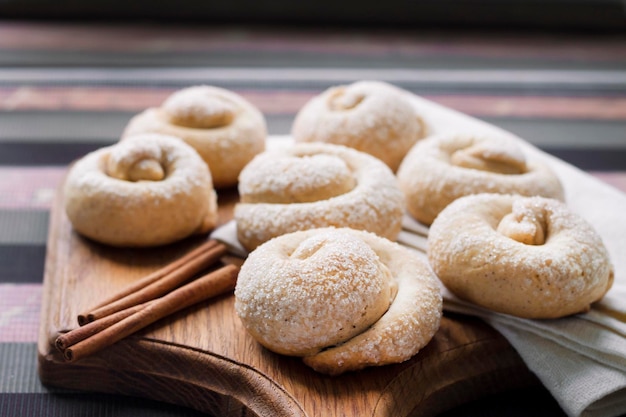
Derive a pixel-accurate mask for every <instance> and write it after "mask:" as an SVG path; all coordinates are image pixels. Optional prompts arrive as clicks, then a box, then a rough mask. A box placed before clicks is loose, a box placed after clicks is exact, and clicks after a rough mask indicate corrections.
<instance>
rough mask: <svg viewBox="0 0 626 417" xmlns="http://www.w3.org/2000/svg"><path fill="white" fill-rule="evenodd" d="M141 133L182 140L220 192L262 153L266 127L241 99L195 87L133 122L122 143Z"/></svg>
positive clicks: (206, 87) (144, 113)
mask: <svg viewBox="0 0 626 417" xmlns="http://www.w3.org/2000/svg"><path fill="white" fill-rule="evenodd" d="M146 132H154V133H162V134H165V135H171V136H176V137H179V138H181V139H183V140H184V141H185V142H187V144H189V145H190V146H191V147H193V148H194V149H195V150H196V151H197V152H198V153H199V154H200V156H201V157H202V159H203V160H204V161H205V162H206V163H207V164H208V165H209V169H210V171H211V175H212V179H213V184H214V185H215V187H217V188H224V187H229V186H233V185H235V184H237V179H238V176H239V173H240V172H241V170H242V169H243V167H244V166H245V165H246V164H247V163H248V162H250V160H251V159H252V158H253V157H254V156H255V155H257V154H259V153H261V152H263V150H265V140H266V137H267V125H266V122H265V118H264V116H263V114H262V113H261V112H260V111H259V110H258V109H257V108H256V107H255V106H253V105H252V104H251V103H250V102H248V101H247V100H245V99H244V98H243V97H241V96H240V95H238V94H236V93H234V92H232V91H229V90H226V89H223V88H218V87H213V86H206V85H199V86H192V87H188V88H184V89H182V90H179V91H177V92H175V93H173V94H172V95H171V96H170V97H168V98H167V99H166V100H165V101H164V103H163V104H162V105H161V106H159V107H155V108H149V109H147V110H145V111H143V112H142V113H139V114H138V115H136V116H135V117H133V118H132V119H131V120H130V121H129V123H128V125H127V126H126V128H125V130H124V132H123V134H122V139H124V138H126V137H129V136H134V135H136V134H138V133H146Z"/></svg>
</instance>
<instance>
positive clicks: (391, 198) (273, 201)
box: [234, 143, 404, 250]
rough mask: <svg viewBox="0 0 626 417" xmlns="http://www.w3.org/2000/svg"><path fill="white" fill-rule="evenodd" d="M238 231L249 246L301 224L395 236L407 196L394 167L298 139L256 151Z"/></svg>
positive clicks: (242, 188) (244, 176) (245, 178)
mask: <svg viewBox="0 0 626 417" xmlns="http://www.w3.org/2000/svg"><path fill="white" fill-rule="evenodd" d="M239 195H240V199H241V202H240V203H238V204H237V205H236V206H235V214H234V217H235V220H236V222H237V236H238V238H239V241H240V242H241V244H242V245H243V246H244V247H245V248H246V249H247V250H253V249H254V248H256V247H257V246H258V245H260V244H261V243H263V242H266V241H268V240H269V239H271V238H273V237H276V236H280V235H283V234H285V233H290V232H295V231H298V230H305V229H312V228H319V227H326V226H335V227H351V228H354V229H360V230H368V231H370V232H373V233H376V234H378V235H380V236H383V237H386V238H388V239H390V240H395V239H396V237H397V235H398V233H400V230H401V228H402V216H403V213H404V198H403V196H402V192H401V191H400V189H399V188H398V185H397V181H396V178H395V176H394V175H393V173H392V172H391V170H390V169H389V168H388V167H387V166H386V165H385V164H384V163H382V162H381V161H380V160H378V159H376V158H374V157H372V156H371V155H368V154H365V153H363V152H359V151H357V150H355V149H351V148H347V147H345V146H340V145H332V144H327V143H296V144H294V145H292V146H290V147H289V148H286V149H282V150H276V151H271V152H270V151H267V152H264V153H263V154H261V155H258V156H257V157H255V158H254V160H253V161H251V162H250V163H249V164H248V165H247V166H246V167H245V168H244V170H243V171H242V172H241V176H240V180H239Z"/></svg>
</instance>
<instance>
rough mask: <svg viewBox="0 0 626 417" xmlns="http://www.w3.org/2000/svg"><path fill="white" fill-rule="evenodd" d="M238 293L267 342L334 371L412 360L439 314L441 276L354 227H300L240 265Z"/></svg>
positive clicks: (249, 321) (240, 305) (253, 328)
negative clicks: (437, 276) (435, 275)
mask: <svg viewBox="0 0 626 417" xmlns="http://www.w3.org/2000/svg"><path fill="white" fill-rule="evenodd" d="M235 298H236V301H235V309H236V312H237V314H238V315H239V317H240V318H241V320H242V322H243V323H244V326H245V327H246V329H247V330H248V331H249V332H250V334H252V335H253V336H254V337H255V338H256V339H257V340H258V341H259V342H260V343H262V344H263V345H264V346H266V347H268V348H269V349H271V350H273V351H275V352H278V353H283V354H288V355H296V356H304V361H305V363H306V364H307V365H309V366H311V367H313V368H314V369H316V370H317V371H319V372H323V373H327V374H339V373H342V372H347V371H351V370H356V369H362V368H364V367H367V366H376V365H384V364H388V363H396V362H402V361H404V360H407V359H409V358H410V357H412V356H413V355H415V354H416V353H417V352H418V351H419V350H420V349H421V348H422V347H424V346H425V345H426V344H427V343H428V342H429V341H430V340H431V338H432V337H433V335H434V334H435V332H436V331H437V329H438V328H439V324H440V320H441V306H442V301H441V295H440V293H439V287H438V283H437V280H436V278H435V277H434V275H433V274H432V272H431V271H430V270H429V268H428V267H427V265H426V264H425V263H424V262H422V261H421V260H420V259H419V258H417V257H416V255H414V254H412V253H411V252H409V251H408V250H407V249H405V248H403V247H401V246H400V245H398V244H396V243H393V242H391V241H389V240H387V239H384V238H381V237H379V236H376V235H374V234H372V233H368V232H365V231H357V230H354V229H348V228H338V229H335V228H322V229H314V230H307V231H300V232H294V233H290V234H287V235H283V236H280V237H277V238H275V239H272V240H270V241H268V242H267V243H265V244H263V245H261V246H259V247H258V248H257V249H256V250H255V251H253V252H252V253H251V254H250V255H249V257H248V258H247V259H246V261H245V263H244V265H243V266H242V269H241V272H240V274H239V279H238V282H237V287H236V289H235Z"/></svg>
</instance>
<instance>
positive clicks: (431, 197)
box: [397, 133, 564, 225]
mask: <svg viewBox="0 0 626 417" xmlns="http://www.w3.org/2000/svg"><path fill="white" fill-rule="evenodd" d="M397 177H398V182H399V184H400V188H401V189H402V191H403V192H404V195H405V197H406V200H407V211H408V212H409V214H411V216H413V217H414V218H415V219H417V220H419V221H420V222H422V223H424V224H426V225H429V224H431V223H432V221H433V220H434V219H435V217H437V215H438V214H439V212H440V211H441V210H443V209H444V207H446V206H447V205H448V204H450V203H451V202H452V201H454V200H456V199H457V198H459V197H462V196H465V195H469V194H478V193H498V194H520V195H525V196H534V195H538V196H542V197H549V198H556V199H559V200H563V199H564V192H563V187H562V185H561V182H560V180H559V179H558V177H557V176H556V174H554V172H553V171H552V169H551V168H550V167H549V166H547V165H546V164H544V163H541V162H540V161H536V160H532V159H530V158H527V157H526V156H525V155H524V153H523V151H522V149H521V148H520V146H519V145H518V144H517V143H516V142H515V141H514V140H512V139H508V138H504V137H492V136H476V135H470V134H460V133H445V134H440V135H435V136H431V137H428V138H426V139H424V140H422V141H420V142H419V143H417V144H416V145H415V146H414V147H413V148H412V149H411V150H410V151H409V153H408V154H407V156H406V158H405V159H404V161H402V164H401V166H400V168H399V169H398V173H397Z"/></svg>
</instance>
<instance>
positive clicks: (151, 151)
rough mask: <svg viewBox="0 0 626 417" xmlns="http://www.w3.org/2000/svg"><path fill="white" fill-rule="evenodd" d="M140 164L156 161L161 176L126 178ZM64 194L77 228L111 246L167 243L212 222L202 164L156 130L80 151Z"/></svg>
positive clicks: (212, 198) (212, 203)
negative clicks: (94, 148)
mask: <svg viewBox="0 0 626 417" xmlns="http://www.w3.org/2000/svg"><path fill="white" fill-rule="evenodd" d="M145 164H149V165H150V167H153V166H155V165H158V166H159V167H160V169H161V170H162V172H163V175H164V176H163V178H162V179H159V180H152V179H141V178H140V179H133V178H130V177H131V176H130V175H129V174H128V172H131V171H133V170H134V171H135V172H136V171H137V170H136V167H137V165H140V166H143V165H145ZM112 173H114V174H112ZM64 200H65V201H64V202H65V210H66V213H67V215H68V218H69V219H70V222H71V223H72V225H73V227H74V229H75V230H76V231H77V232H79V233H81V234H83V235H84V236H87V237H89V238H91V239H94V240H96V241H99V242H102V243H106V244H110V245H115V246H155V245H161V244H165V243H170V242H173V241H176V240H179V239H182V238H184V237H186V236H189V235H190V234H193V233H204V232H207V231H208V230H210V229H212V228H213V227H215V224H216V223H217V195H216V193H215V191H214V189H213V185H212V182H211V174H210V172H209V170H208V168H207V166H206V164H205V163H204V162H203V161H202V159H200V157H199V156H198V154H197V153H196V152H195V151H194V150H193V149H192V148H191V147H189V146H188V145H186V144H185V143H184V142H182V141H181V140H179V139H177V138H173V137H169V136H164V135H158V134H147V135H141V136H140V137H134V138H129V139H127V140H125V141H123V142H119V143H117V144H115V145H112V146H109V147H105V148H101V149H99V150H96V151H94V152H92V153H89V154H87V155H85V156H84V157H83V158H81V159H80V160H78V161H77V162H76V163H75V164H74V165H73V166H72V168H71V169H70V171H69V173H68V176H67V179H66V182H65V184H64Z"/></svg>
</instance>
